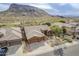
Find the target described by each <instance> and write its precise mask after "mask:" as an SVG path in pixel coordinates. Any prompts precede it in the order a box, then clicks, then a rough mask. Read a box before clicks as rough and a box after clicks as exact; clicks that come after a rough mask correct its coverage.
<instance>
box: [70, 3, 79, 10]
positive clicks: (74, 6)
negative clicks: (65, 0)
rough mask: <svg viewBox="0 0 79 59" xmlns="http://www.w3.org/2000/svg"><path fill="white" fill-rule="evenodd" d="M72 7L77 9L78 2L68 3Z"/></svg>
mask: <svg viewBox="0 0 79 59" xmlns="http://www.w3.org/2000/svg"><path fill="white" fill-rule="evenodd" d="M70 5H71V6H72V7H73V8H76V9H79V3H72V4H70Z"/></svg>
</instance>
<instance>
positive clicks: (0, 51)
mask: <svg viewBox="0 0 79 59" xmlns="http://www.w3.org/2000/svg"><path fill="white" fill-rule="evenodd" d="M7 51H8V48H7V47H3V48H0V56H6V53H7Z"/></svg>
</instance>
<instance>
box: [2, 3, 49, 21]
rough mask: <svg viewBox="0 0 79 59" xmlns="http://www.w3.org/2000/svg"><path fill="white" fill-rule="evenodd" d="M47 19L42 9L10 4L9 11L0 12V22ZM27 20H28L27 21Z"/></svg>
mask: <svg viewBox="0 0 79 59" xmlns="http://www.w3.org/2000/svg"><path fill="white" fill-rule="evenodd" d="M42 17H49V14H48V13H47V12H45V11H44V10H42V9H39V8H37V7H33V6H29V5H21V4H15V3H13V4H11V5H10V7H9V9H8V10H6V11H3V12H0V19H1V20H2V21H1V20H0V22H4V20H5V21H18V18H19V20H28V19H34V18H42ZM27 18H28V19H27Z"/></svg>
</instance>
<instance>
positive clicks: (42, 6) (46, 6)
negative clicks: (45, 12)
mask: <svg viewBox="0 0 79 59" xmlns="http://www.w3.org/2000/svg"><path fill="white" fill-rule="evenodd" d="M29 5H31V6H35V7H38V8H41V9H52V7H51V6H50V5H49V4H43V3H39V4H29Z"/></svg>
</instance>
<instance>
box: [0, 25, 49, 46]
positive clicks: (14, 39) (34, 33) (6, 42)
mask: <svg viewBox="0 0 79 59" xmlns="http://www.w3.org/2000/svg"><path fill="white" fill-rule="evenodd" d="M41 30H49V28H48V26H47V25H40V26H28V27H25V32H26V36H27V39H28V41H29V42H30V43H34V42H40V41H42V40H45V39H47V38H46V36H45V35H44V34H43V33H42V32H41ZM20 32H21V31H20V28H8V29H6V35H5V36H4V37H2V38H0V47H5V46H12V45H17V44H21V40H22V39H21V38H22V37H21V33H20Z"/></svg>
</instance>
